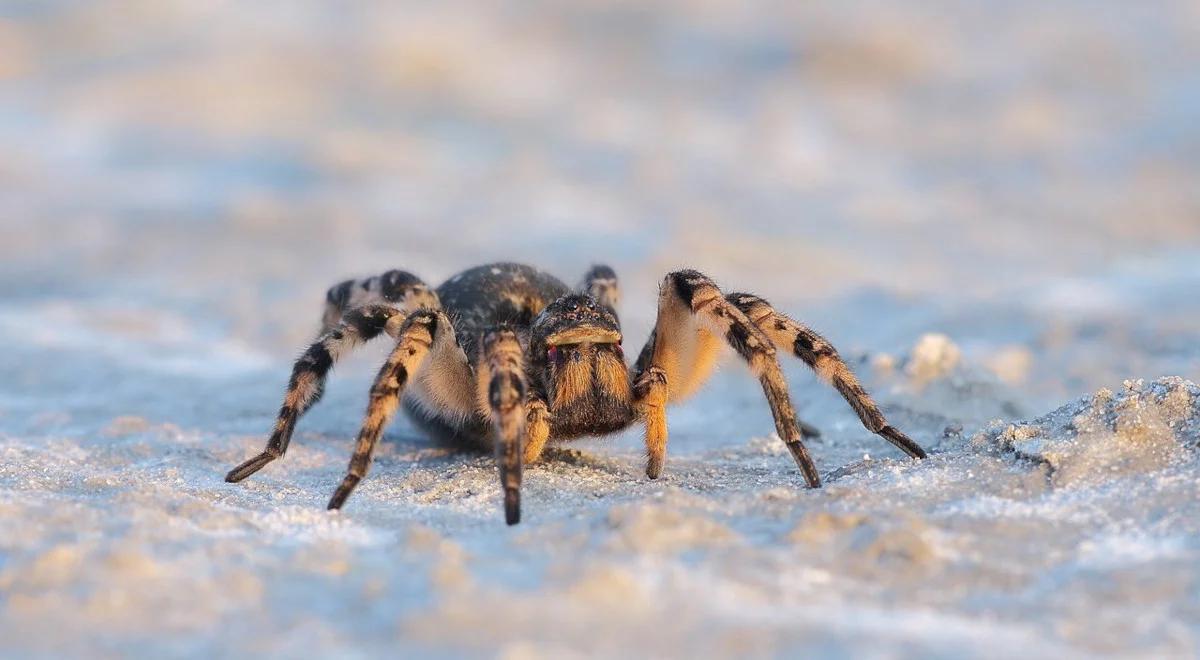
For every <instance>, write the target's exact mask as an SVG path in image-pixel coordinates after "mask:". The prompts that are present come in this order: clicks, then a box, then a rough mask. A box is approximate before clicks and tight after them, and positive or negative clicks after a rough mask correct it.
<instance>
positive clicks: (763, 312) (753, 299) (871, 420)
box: [726, 293, 926, 458]
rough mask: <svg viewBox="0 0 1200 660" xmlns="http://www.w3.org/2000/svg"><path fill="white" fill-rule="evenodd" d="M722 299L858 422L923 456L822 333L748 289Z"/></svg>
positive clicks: (895, 443) (903, 448) (918, 447)
mask: <svg viewBox="0 0 1200 660" xmlns="http://www.w3.org/2000/svg"><path fill="white" fill-rule="evenodd" d="M726 299H727V300H728V301H729V302H730V303H732V304H734V305H736V306H737V308H738V309H740V310H741V311H742V312H743V313H744V314H745V315H746V316H747V317H748V318H749V319H750V320H751V321H752V322H753V323H754V324H755V325H756V326H757V327H758V328H759V329H760V330H762V331H763V333H765V334H766V335H767V336H768V337H770V339H771V341H772V343H774V344H775V345H776V346H777V347H779V348H780V349H781V350H786V351H790V352H791V353H793V354H794V355H795V356H796V357H798V358H800V359H801V360H803V361H804V363H805V364H807V365H808V366H809V367H810V368H812V370H813V371H814V372H816V374H817V375H818V376H820V377H821V380H824V381H825V382H826V383H829V384H830V385H832V386H833V388H834V389H836V390H837V391H838V393H839V394H841V395H842V398H844V399H845V400H846V402H847V403H849V404H850V407H851V408H853V409H854V412H855V413H857V414H858V418H859V419H860V420H862V424H863V426H864V427H866V429H867V430H868V431H870V432H872V433H876V434H879V435H880V436H882V437H883V438H884V439H885V440H887V441H888V442H890V443H892V444H893V445H896V446H897V447H899V448H900V450H901V451H903V452H904V453H906V454H908V455H909V456H911V457H913V458H925V457H926V455H925V450H923V449H921V447H920V446H919V445H917V443H915V442H913V441H912V439H911V438H909V437H908V436H906V435H904V434H903V433H901V432H900V431H899V430H897V429H896V428H895V427H893V426H892V425H891V424H889V423H888V421H887V419H886V418H884V416H883V412H881V411H880V410H879V406H877V405H876V404H875V401H874V400H873V399H872V398H871V395H869V394H867V391H866V390H865V389H863V386H862V384H860V383H859V382H858V378H856V377H855V375H854V372H853V371H851V370H850V367H848V366H847V365H846V362H845V361H844V360H842V358H841V356H840V355H838V352H837V349H835V348H834V347H833V345H832V344H830V343H829V342H828V341H827V340H826V339H825V338H824V337H822V336H821V335H819V334H817V333H816V332H814V331H813V330H812V329H810V328H809V327H808V326H806V325H804V324H803V323H800V322H798V321H795V320H793V319H791V318H789V317H787V316H785V315H783V314H780V313H779V312H777V311H775V309H774V308H773V307H771V305H770V304H769V303H768V302H767V301H766V300H763V299H762V298H760V297H758V296H755V295H752V294H748V293H732V294H730V295H729V296H727V297H726Z"/></svg>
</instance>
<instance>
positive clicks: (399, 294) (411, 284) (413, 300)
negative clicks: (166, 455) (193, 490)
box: [225, 270, 440, 483]
mask: <svg viewBox="0 0 1200 660" xmlns="http://www.w3.org/2000/svg"><path fill="white" fill-rule="evenodd" d="M439 308H440V305H439V304H438V299H437V295H436V294H434V293H433V291H432V290H431V289H430V288H429V286H428V285H426V284H425V283H424V282H422V281H421V280H420V279H419V278H417V277H416V276H415V275H412V274H411V273H406V272H403V271H399V270H393V271H389V272H387V273H384V274H383V275H381V276H379V277H372V278H368V279H366V280H347V281H345V282H342V283H341V284H338V285H337V286H334V287H332V288H331V289H329V292H328V293H327V294H326V296H325V314H324V318H323V320H322V325H323V326H324V330H323V331H322V333H321V335H320V336H319V337H317V340H316V341H315V342H313V343H312V345H310V346H309V347H308V349H307V350H305V351H304V354H303V355H301V356H300V359H298V360H296V363H295V365H294V366H293V367H292V376H291V378H290V379H289V380H288V386H287V392H286V393H285V394H284V397H283V404H282V405H281V406H280V408H279V413H278V414H277V415H276V418H275V426H274V428H273V429H272V431H271V436H270V438H268V440H267V446H266V448H265V449H263V451H262V452H261V453H259V454H258V455H257V456H254V457H252V458H250V459H249V460H247V461H245V462H244V463H242V464H241V465H239V466H237V467H236V468H234V469H232V470H230V471H229V474H227V475H225V480H226V481H228V482H230V483H236V482H239V481H242V480H243V479H245V478H246V477H249V476H250V475H252V474H254V473H255V472H258V471H259V470H261V469H263V468H264V467H266V465H267V464H268V463H270V462H271V461H274V460H275V459H277V458H279V457H281V456H283V455H284V454H285V453H286V452H287V448H288V444H289V443H290V442H291V440H292V433H293V432H294V431H295V429H296V422H297V421H299V419H300V417H302V416H303V415H304V413H306V412H308V411H309V409H311V408H312V407H313V406H314V405H316V404H317V402H318V401H320V400H321V396H322V395H323V394H324V392H325V380H326V378H327V377H328V376H329V371H330V370H331V369H332V368H333V365H334V364H335V363H336V362H337V361H338V360H339V359H340V358H341V357H343V356H345V355H348V354H349V353H351V352H352V351H353V350H354V349H356V348H358V347H359V346H362V345H363V344H365V343H367V342H369V341H371V340H372V339H374V338H376V337H378V336H379V335H380V334H382V333H384V332H387V333H388V334H389V335H392V336H393V337H395V336H398V334H397V333H398V331H399V327H400V324H401V323H402V322H403V321H404V319H405V317H406V316H407V315H408V314H409V313H411V312H413V311H415V310H418V309H439Z"/></svg>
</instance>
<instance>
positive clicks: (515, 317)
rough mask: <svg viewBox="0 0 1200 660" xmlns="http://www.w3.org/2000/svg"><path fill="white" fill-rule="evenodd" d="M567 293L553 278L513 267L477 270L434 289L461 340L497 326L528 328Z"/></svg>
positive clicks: (516, 266)
mask: <svg viewBox="0 0 1200 660" xmlns="http://www.w3.org/2000/svg"><path fill="white" fill-rule="evenodd" d="M570 292H571V289H570V287H568V286H567V285H566V284H563V283H562V281H561V280H559V279H558V278H556V277H554V276H553V275H550V274H549V273H546V272H544V271H541V270H538V269H536V268H534V267H532V266H525V265H523V264H514V263H496V264H487V265H485V266H477V267H475V268H471V269H470V270H465V271H463V272H461V273H459V274H458V275H455V276H454V277H451V278H450V279H449V280H447V281H446V282H444V283H443V284H442V285H441V286H439V287H438V288H437V294H438V297H439V298H441V301H442V306H443V308H445V310H446V312H447V313H449V315H450V318H451V319H452V320H453V322H454V329H455V331H456V332H458V334H459V335H460V337H461V338H464V339H465V338H468V337H472V336H474V335H476V334H478V333H479V331H480V330H483V329H485V328H491V327H496V326H510V327H514V328H528V327H529V324H530V323H531V322H532V321H533V318H534V317H535V316H537V315H538V314H540V313H541V311H542V310H543V309H545V307H546V305H548V304H550V303H551V302H553V301H554V300H556V299H558V298H559V297H561V296H564V295H566V294H568V293H570ZM468 341H469V340H468ZM467 355H471V352H470V351H468V353H467Z"/></svg>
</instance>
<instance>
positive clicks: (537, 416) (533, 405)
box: [525, 393, 550, 463]
mask: <svg viewBox="0 0 1200 660" xmlns="http://www.w3.org/2000/svg"><path fill="white" fill-rule="evenodd" d="M549 439H550V410H549V409H548V408H547V407H546V402H545V401H543V400H541V399H539V398H537V397H536V396H534V395H532V393H531V394H530V396H529V397H528V398H527V401H526V403H525V462H526V463H533V462H535V461H537V460H538V459H539V458H541V457H542V450H544V449H545V448H546V441H547V440H549Z"/></svg>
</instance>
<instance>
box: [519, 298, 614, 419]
mask: <svg viewBox="0 0 1200 660" xmlns="http://www.w3.org/2000/svg"><path fill="white" fill-rule="evenodd" d="M530 349H531V352H532V356H531V359H530V362H531V366H532V368H533V372H534V373H535V374H536V375H537V377H539V378H540V380H541V385H542V386H543V388H544V390H545V393H546V402H547V404H548V405H549V407H550V413H551V416H552V420H553V421H552V425H553V427H554V432H555V435H556V436H558V437H571V436H575V435H585V434H599V433H607V432H609V431H613V430H616V429H619V428H624V426H626V425H627V424H628V420H629V419H630V417H631V416H632V412H631V411H632V407H631V405H630V394H629V373H628V368H627V367H626V365H625V355H624V353H623V352H622V350H621V325H620V323H619V322H618V320H617V315H616V314H615V313H613V311H612V309H610V308H609V307H607V306H605V305H602V304H600V303H598V302H597V301H596V299H595V298H592V297H591V296H588V295H584V294H571V295H567V296H563V297H562V298H559V299H558V300H555V301H554V302H552V303H550V304H549V305H547V306H546V308H545V309H543V310H542V313H541V314H539V315H538V316H537V318H535V319H534V321H533V327H532V337H531V341H530Z"/></svg>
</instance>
